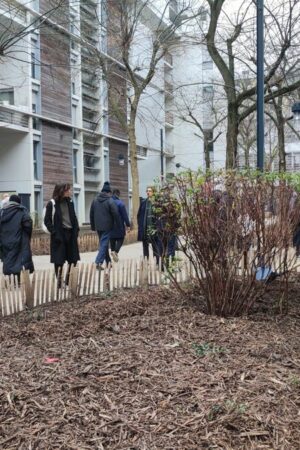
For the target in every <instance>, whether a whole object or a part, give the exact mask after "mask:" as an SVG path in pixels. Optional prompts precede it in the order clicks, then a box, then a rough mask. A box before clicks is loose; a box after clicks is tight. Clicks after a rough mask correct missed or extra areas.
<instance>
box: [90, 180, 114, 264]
mask: <svg viewBox="0 0 300 450" xmlns="http://www.w3.org/2000/svg"><path fill="white" fill-rule="evenodd" d="M118 220H119V213H118V207H117V205H116V204H115V202H114V201H113V199H112V198H111V188H110V183H109V182H108V181H105V183H104V184H103V188H102V190H101V192H100V194H98V195H97V197H96V198H95V200H94V201H93V203H92V205H91V209H90V223H91V229H92V230H93V231H97V233H98V236H99V250H98V254H97V256H96V260H95V264H96V267H97V269H104V266H103V263H104V261H105V262H106V265H107V266H108V265H109V264H110V263H111V259H110V256H109V251H108V246H109V239H110V235H111V232H112V230H113V228H114V225H115V223H118Z"/></svg>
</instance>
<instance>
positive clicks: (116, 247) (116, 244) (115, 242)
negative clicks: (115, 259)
mask: <svg viewBox="0 0 300 450" xmlns="http://www.w3.org/2000/svg"><path fill="white" fill-rule="evenodd" d="M123 242H124V238H110V249H111V251H112V252H116V253H119V251H120V250H121V247H122V245H123Z"/></svg>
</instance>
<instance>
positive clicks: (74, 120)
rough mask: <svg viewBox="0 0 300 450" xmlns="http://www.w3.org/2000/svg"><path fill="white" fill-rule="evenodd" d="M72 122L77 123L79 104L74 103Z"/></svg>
mask: <svg viewBox="0 0 300 450" xmlns="http://www.w3.org/2000/svg"><path fill="white" fill-rule="evenodd" d="M72 123H73V125H76V124H77V106H75V105H72Z"/></svg>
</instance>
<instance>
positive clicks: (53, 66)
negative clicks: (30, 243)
mask: <svg viewBox="0 0 300 450" xmlns="http://www.w3.org/2000/svg"><path fill="white" fill-rule="evenodd" d="M114 5H115V3H114V2H113V1H110V0H103V1H99V0H84V1H72V0H70V1H68V2H64V7H63V8H61V7H60V8H59V9H56V8H55V2H50V3H49V1H48V0H39V1H38V0H32V1H27V0H9V1H8V0H0V28H1V29H2V30H8V31H7V38H8V39H9V37H11V36H12V35H14V36H17V35H18V33H19V32H22V30H24V28H25V27H28V25H30V24H31V28H30V32H27V33H25V34H24V35H23V37H22V38H21V39H16V43H15V44H14V45H13V46H11V47H10V48H9V52H7V55H6V56H5V57H3V58H2V59H1V65H0V193H1V192H2V193H3V192H17V193H19V194H20V195H21V197H22V202H23V203H24V204H25V205H26V206H27V207H28V208H29V209H30V211H31V213H32V215H33V216H34V219H35V223H36V225H38V224H39V223H40V222H41V219H42V210H43V206H44V204H45V203H46V202H47V201H48V200H49V199H50V198H51V196H52V190H53V187H54V185H55V184H56V183H61V182H66V183H71V184H72V186H73V200H74V204H75V208H76V211H77V214H78V217H79V221H80V223H86V222H88V221H89V209H90V204H91V202H92V200H93V199H94V197H95V195H96V194H97V192H99V190H100V189H101V186H102V184H103V182H104V181H107V180H109V181H110V182H111V185H112V187H116V188H119V189H120V190H121V193H122V198H123V200H124V201H125V202H126V204H127V206H128V207H129V210H130V208H131V200H130V199H131V178H130V161H129V157H128V153H129V152H128V137H127V134H126V132H125V131H124V127H122V126H121V123H120V121H119V120H117V118H116V117H115V116H114V115H112V114H110V102H111V101H113V100H112V96H110V95H108V94H109V92H111V90H113V89H114V90H115V91H116V90H117V91H118V101H119V104H120V108H121V111H123V115H124V117H125V120H126V118H127V113H128V92H129V91H130V85H129V83H128V80H127V79H126V72H125V70H124V66H123V64H122V61H121V58H120V54H118V51H117V36H118V33H116V30H115V29H113V26H111V23H112V21H111V19H112V17H114V14H115V11H114ZM176 5H177V2H171V3H170V10H169V15H170V19H172V17H174V15H175V16H176ZM158 7H159V5H158ZM156 11H159V9H156V10H155V4H152V3H151V5H149V14H148V15H147V17H150V19H149V21H148V22H146V21H144V22H143V21H142V22H141V24H139V33H138V36H137V38H136V42H134V45H133V47H132V56H131V58H132V61H133V62H134V63H135V64H136V66H139V65H140V66H141V67H143V61H144V59H145V57H144V55H145V53H144V52H145V51H146V50H145V49H147V45H149V43H150V44H151V42H152V39H153V29H152V27H151V20H155V14H156ZM172 15H173V16H172ZM39 17H42V20H43V23H42V26H41V25H40V24H39V26H35V25H36V24H37V19H38V18H39ZM153 18H154V19H153ZM8 25H9V26H8ZM82 42H84V43H85V45H82ZM177 45H178V48H177V50H176V51H173V50H172V51H169V52H167V53H166V54H165V57H164V58H163V59H162V60H161V61H160V62H159V64H158V66H157V70H156V73H155V76H154V77H153V79H152V81H151V83H150V84H149V85H148V86H147V88H146V90H145V91H144V93H143V95H142V98H141V101H140V104H139V110H138V117H137V121H136V136H137V144H138V159H139V163H138V164H139V175H140V195H141V196H143V195H144V192H145V188H146V186H147V185H148V184H152V183H153V182H154V180H161V176H162V175H163V177H164V179H166V178H167V177H168V176H171V175H172V174H173V173H175V172H176V164H178V163H180V164H181V165H182V167H185V166H188V167H191V168H195V169H196V168H197V167H199V166H201V165H203V162H204V157H203V142H202V141H201V139H199V137H197V136H196V133H195V129H194V127H192V126H190V125H189V124H186V123H185V122H184V121H182V120H181V119H180V114H179V113H178V105H177V103H176V102H177V100H176V95H177V87H178V86H179V85H180V84H181V83H184V82H186V83H190V82H191V83H192V82H194V81H195V80H199V74H200V78H201V82H202V81H203V76H207V74H208V72H206V73H204V72H203V70H204V66H203V61H202V48H201V47H200V46H199V48H198V49H197V50H195V46H191V47H190V48H187V47H186V44H185V43H184V41H183V40H181V39H180V36H179V35H178V42H177ZM95 48H96V49H97V52H98V53H97V54H99V55H103V57H104V58H110V62H111V61H113V62H114V66H113V71H110V73H109V74H108V75H107V76H106V77H105V76H104V75H103V71H102V70H101V64H96V63H95V52H94V51H93V49H95ZM204 62H205V61H204ZM209 67H210V65H209V64H208V63H207V62H206V69H207V70H208V71H209ZM142 76H143V70H142V69H141V77H142ZM199 111H200V112H199V114H202V115H203V107H202V106H201V105H200V106H199Z"/></svg>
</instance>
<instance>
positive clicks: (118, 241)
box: [110, 189, 130, 262]
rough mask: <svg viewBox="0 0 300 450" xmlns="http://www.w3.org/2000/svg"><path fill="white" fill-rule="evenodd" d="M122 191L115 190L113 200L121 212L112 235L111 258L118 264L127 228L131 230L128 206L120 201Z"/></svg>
mask: <svg viewBox="0 0 300 450" xmlns="http://www.w3.org/2000/svg"><path fill="white" fill-rule="evenodd" d="M120 194H121V193H120V191H119V189H114V190H113V195H112V199H113V201H114V202H115V204H116V205H117V208H118V212H119V220H118V222H116V223H115V225H114V228H113V229H112V232H111V234H110V249H111V256H112V258H113V260H114V261H115V262H118V260H119V257H118V253H119V251H120V249H121V247H122V245H123V242H124V238H125V234H126V229H125V226H126V227H128V228H130V221H129V218H128V214H127V211H126V206H125V204H124V202H123V201H122V200H120V198H119V197H120Z"/></svg>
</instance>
